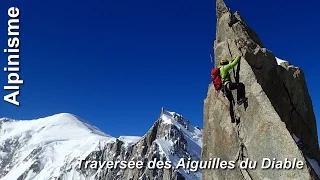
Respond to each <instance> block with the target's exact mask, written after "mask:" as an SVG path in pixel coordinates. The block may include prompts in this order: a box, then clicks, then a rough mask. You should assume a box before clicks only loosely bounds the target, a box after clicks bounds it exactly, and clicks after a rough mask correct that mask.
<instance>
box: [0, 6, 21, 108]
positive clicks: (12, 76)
mask: <svg viewBox="0 0 320 180" xmlns="http://www.w3.org/2000/svg"><path fill="white" fill-rule="evenodd" d="M8 15H9V20H8V42H7V46H8V47H7V48H4V50H3V52H4V53H6V54H7V55H8V58H7V60H8V63H7V67H4V69H3V70H4V72H5V73H7V76H8V82H7V84H6V85H5V86H4V90H6V95H5V96H4V97H3V99H4V101H6V102H8V103H11V104H14V105H16V106H20V102H19V101H18V99H17V96H18V95H19V94H20V85H22V84H23V83H24V82H23V80H22V79H20V76H19V72H20V67H19V66H20V50H19V47H20V39H19V36H20V33H19V31H20V26H19V23H20V21H19V15H20V10H19V8H17V7H10V8H9V9H8Z"/></svg>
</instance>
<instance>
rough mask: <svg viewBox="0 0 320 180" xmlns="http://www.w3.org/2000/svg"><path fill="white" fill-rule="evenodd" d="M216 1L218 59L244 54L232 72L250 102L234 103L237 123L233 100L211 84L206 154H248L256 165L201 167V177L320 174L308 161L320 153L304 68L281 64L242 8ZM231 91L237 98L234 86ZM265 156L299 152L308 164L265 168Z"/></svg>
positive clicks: (243, 156) (290, 155)
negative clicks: (242, 85)
mask: <svg viewBox="0 0 320 180" xmlns="http://www.w3.org/2000/svg"><path fill="white" fill-rule="evenodd" d="M216 3H217V4H216V7H217V29H216V40H215V43H214V52H215V53H214V54H215V65H218V63H219V60H220V59H221V58H223V57H226V58H228V59H233V58H235V57H236V56H237V55H239V56H242V58H241V61H240V63H239V65H238V66H237V67H236V68H235V69H234V71H232V70H231V74H232V78H233V81H236V82H243V83H244V84H245V86H246V96H247V97H248V102H247V103H245V104H244V105H242V106H238V105H237V104H235V105H234V113H235V117H236V123H231V117H230V113H229V104H230V103H229V101H228V100H227V98H226V97H225V96H224V95H223V93H222V92H217V91H216V90H215V89H214V87H213V86H212V85H211V84H210V85H209V89H208V93H207V97H206V99H205V101H204V130H203V150H202V160H207V159H209V158H213V157H219V158H221V159H223V160H226V161H236V162H240V161H241V160H245V159H246V158H249V159H250V160H251V161H257V162H258V165H257V168H255V169H240V168H238V167H236V169H234V170H222V169H218V170H217V169H215V170H208V169H207V170H203V176H202V177H203V179H204V180H211V179H212V180H213V179H219V180H222V179H319V177H318V176H317V174H316V173H315V170H314V168H313V167H312V166H311V164H310V163H309V160H310V159H313V161H316V162H317V163H319V162H320V153H319V145H318V136H317V129H316V127H317V126H316V120H315V115H314V112H313V106H312V101H311V98H310V96H309V93H308V89H307V86H306V82H305V78H304V75H303V71H302V70H301V69H300V68H298V67H294V66H292V65H290V64H289V63H288V62H285V63H279V64H278V63H277V60H276V59H277V58H276V56H275V55H274V54H273V53H272V52H271V51H270V50H268V49H266V48H265V47H264V46H263V43H262V41H261V39H260V38H259V36H258V35H257V33H256V32H254V30H253V29H252V28H250V27H249V25H248V24H247V23H246V22H245V21H244V19H243V18H242V17H241V15H240V13H239V12H235V13H232V12H231V10H230V9H229V8H228V7H227V6H226V4H225V3H224V2H223V0H217V1H216ZM233 97H234V98H235V99H236V92H234V93H233ZM263 158H269V159H271V160H272V159H273V158H276V160H279V161H284V160H285V158H287V159H289V160H291V161H293V160H294V158H296V159H297V160H299V161H303V163H304V164H305V166H304V168H303V169H301V170H298V169H289V170H283V169H282V170H281V169H280V170H275V169H273V170H272V169H261V163H262V159H263ZM313 165H314V163H313ZM316 165H318V164H316Z"/></svg>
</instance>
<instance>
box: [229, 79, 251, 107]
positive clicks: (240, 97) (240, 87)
mask: <svg viewBox="0 0 320 180" xmlns="http://www.w3.org/2000/svg"><path fill="white" fill-rule="evenodd" d="M228 85H229V87H228V89H229V90H235V89H237V103H238V104H239V105H241V104H242V103H244V102H245V101H247V98H246V97H245V95H246V91H245V86H244V84H243V83H229V84H228Z"/></svg>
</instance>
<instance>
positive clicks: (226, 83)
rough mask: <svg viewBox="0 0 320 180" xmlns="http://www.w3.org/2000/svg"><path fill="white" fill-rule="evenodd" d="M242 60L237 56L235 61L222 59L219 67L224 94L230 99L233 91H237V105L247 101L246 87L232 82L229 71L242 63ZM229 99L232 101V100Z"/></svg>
mask: <svg viewBox="0 0 320 180" xmlns="http://www.w3.org/2000/svg"><path fill="white" fill-rule="evenodd" d="M240 59H241V56H237V57H236V58H235V59H234V60H233V61H231V62H229V61H228V60H227V59H226V58H222V59H221V61H220V66H219V68H220V76H221V80H222V83H223V91H224V93H225V94H226V95H227V97H228V95H229V94H231V91H232V90H235V89H237V103H238V104H239V105H241V104H243V103H244V102H246V101H247V98H246V97H245V86H244V84H243V83H241V82H232V81H231V78H230V73H229V71H230V70H231V69H232V68H234V67H235V66H236V65H237V64H238V63H239V62H240ZM229 97H230V96H229ZM228 99H229V100H230V98H228Z"/></svg>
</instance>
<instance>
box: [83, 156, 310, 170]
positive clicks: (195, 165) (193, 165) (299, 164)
mask: <svg viewBox="0 0 320 180" xmlns="http://www.w3.org/2000/svg"><path fill="white" fill-rule="evenodd" d="M145 167H147V168H148V169H171V168H175V169H180V168H182V169H186V170H189V171H191V172H195V171H198V170H199V169H235V168H236V167H238V168H240V169H256V168H261V169H278V170H279V169H284V170H288V169H303V167H304V163H303V161H298V160H297V159H296V158H294V159H293V160H288V158H285V160H283V161H280V160H276V158H272V159H270V158H263V159H262V160H261V161H259V162H258V161H252V160H249V159H248V158H246V159H245V160H243V161H238V162H236V161H224V160H221V159H220V158H210V159H209V160H208V161H194V160H191V159H190V158H189V159H184V158H181V159H180V160H179V161H178V163H176V165H173V164H172V162H171V161H160V160H157V159H156V158H155V159H153V160H151V161H148V162H145V161H133V160H132V161H90V160H86V159H79V168H80V169H81V168H84V169H87V168H90V169H117V168H120V169H127V168H129V169H142V168H145Z"/></svg>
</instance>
